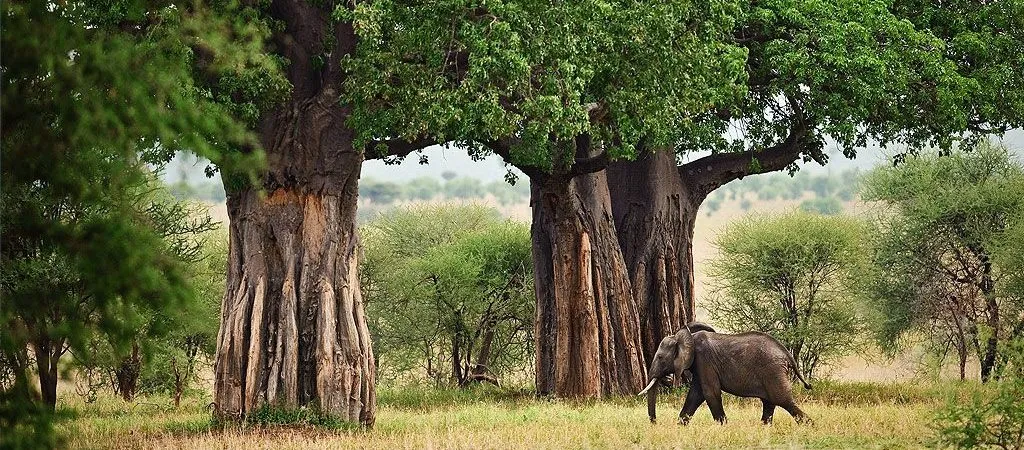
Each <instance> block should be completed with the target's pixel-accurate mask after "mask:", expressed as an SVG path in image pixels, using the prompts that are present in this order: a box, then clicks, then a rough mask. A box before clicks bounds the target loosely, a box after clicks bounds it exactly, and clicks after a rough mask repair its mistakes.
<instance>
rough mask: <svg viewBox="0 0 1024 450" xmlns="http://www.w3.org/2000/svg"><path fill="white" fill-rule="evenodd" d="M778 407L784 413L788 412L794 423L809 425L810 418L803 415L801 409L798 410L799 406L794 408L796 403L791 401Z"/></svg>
mask: <svg viewBox="0 0 1024 450" xmlns="http://www.w3.org/2000/svg"><path fill="white" fill-rule="evenodd" d="M779 406H781V407H782V409H785V410H786V411H788V412H789V414H790V415H791V416H793V419H795V420H796V423H807V424H809V423H811V418H810V417H808V416H807V414H804V411H803V410H802V409H800V407H799V406H796V403H793V402H792V401H791V402H789V403H788V404H784V405H779Z"/></svg>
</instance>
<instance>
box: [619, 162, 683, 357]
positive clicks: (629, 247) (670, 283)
mask: <svg viewBox="0 0 1024 450" xmlns="http://www.w3.org/2000/svg"><path fill="white" fill-rule="evenodd" d="M608 185H609V191H610V193H611V201H612V211H613V213H614V217H615V229H616V230H617V231H618V241H619V245H620V246H621V248H622V255H623V257H624V258H625V261H626V268H627V271H628V273H629V276H630V281H631V285H632V288H633V296H634V298H635V299H636V302H637V304H638V305H639V307H640V332H641V337H642V340H643V351H644V357H645V359H646V360H647V361H650V360H652V359H653V358H654V353H655V352H656V351H657V349H658V343H659V342H661V339H662V338H664V337H665V336H668V335H670V334H674V333H675V332H677V331H679V329H680V328H682V327H683V325H685V324H686V323H689V322H692V321H693V320H694V302H695V300H694V282H693V227H694V223H695V222H696V219H697V209H698V208H699V206H700V202H699V201H700V200H701V199H695V198H694V197H693V195H691V193H690V192H689V191H688V189H687V186H686V185H685V184H684V183H683V182H682V179H681V178H680V176H679V170H678V169H677V167H676V161H675V157H674V155H673V154H672V153H670V152H667V151H660V152H655V153H652V154H647V155H644V156H642V157H641V158H639V159H638V160H636V161H629V162H616V163H612V164H611V165H609V166H608Z"/></svg>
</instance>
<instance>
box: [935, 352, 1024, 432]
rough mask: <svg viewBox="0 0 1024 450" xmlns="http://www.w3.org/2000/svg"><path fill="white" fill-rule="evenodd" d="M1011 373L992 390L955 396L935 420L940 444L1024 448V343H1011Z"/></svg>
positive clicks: (1009, 354)
mask: <svg viewBox="0 0 1024 450" xmlns="http://www.w3.org/2000/svg"><path fill="white" fill-rule="evenodd" d="M1005 354H1006V355H1007V357H1008V359H1009V360H1008V365H1009V366H1008V369H1009V370H1007V371H1005V372H1004V376H1003V377H1002V378H1001V379H999V380H998V381H996V382H995V383H994V384H995V386H992V387H991V388H990V389H987V390H980V391H975V392H974V393H973V395H972V396H970V398H963V397H962V396H952V397H951V398H950V399H949V401H948V402H947V404H946V406H945V408H943V409H942V410H940V411H939V413H938V414H937V415H936V417H935V421H934V423H933V425H932V426H933V427H934V429H935V431H936V434H937V436H936V437H937V440H938V443H939V444H940V445H941V446H943V447H952V448H1003V449H1021V448H1024V406H1022V405H1021V399H1022V398H1024V341H1021V340H1018V341H1014V342H1010V343H1009V345H1008V348H1007V349H1006V351H1005Z"/></svg>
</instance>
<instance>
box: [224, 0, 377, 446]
mask: <svg viewBox="0 0 1024 450" xmlns="http://www.w3.org/2000/svg"><path fill="white" fill-rule="evenodd" d="M270 11H271V14H272V15H273V16H274V17H275V19H277V20H279V21H281V22H282V23H283V29H282V30H281V31H278V32H277V33H275V36H274V42H275V45H276V47H277V50H278V51H279V52H280V53H281V54H282V56H284V57H286V58H287V59H288V60H289V65H288V67H287V76H288V79H289V81H291V83H292V85H293V89H292V92H291V97H290V98H289V99H288V100H287V101H285V102H284V103H283V104H281V105H280V106H278V107H276V108H274V109H272V110H271V111H268V112H267V113H265V114H264V115H263V117H262V119H261V121H260V125H259V137H260V141H261V144H262V148H263V150H264V151H265V152H266V156H267V158H266V160H267V167H266V173H265V174H264V176H263V179H262V185H261V186H256V187H245V188H241V189H237V187H235V189H233V186H229V183H228V181H227V180H228V178H227V177H226V178H225V188H226V190H227V191H228V216H229V217H230V250H229V260H228V261H229V262H228V265H229V267H228V278H227V289H226V293H225V297H224V302H223V305H222V309H221V327H220V331H219V333H218V337H217V342H218V350H217V359H216V367H215V380H214V389H215V394H214V402H215V406H216V409H215V412H216V414H218V415H219V416H221V417H226V418H234V419H237V418H241V417H244V416H245V415H247V414H250V413H252V412H253V411H255V410H256V409H258V408H260V407H262V406H264V405H270V406H274V407H283V408H298V407H311V408H316V409H319V410H320V411H322V412H324V413H327V414H330V415H332V416H335V417H337V418H339V419H342V420H346V421H350V422H358V423H360V424H362V425H364V426H372V425H373V423H374V418H375V414H376V392H375V378H376V367H375V365H374V357H373V351H372V349H371V342H370V336H369V331H368V329H367V326H366V316H365V312H364V308H363V300H362V294H361V291H360V286H359V276H358V267H359V265H358V261H357V258H358V249H359V246H358V244H359V240H358V237H357V235H356V225H355V217H356V203H357V195H358V191H357V184H358V179H359V174H360V169H361V166H362V162H363V152H362V151H361V150H360V149H357V148H354V147H353V137H354V133H353V132H352V130H351V129H349V128H348V126H347V125H346V119H347V117H348V115H349V110H348V108H347V107H346V106H344V105H342V104H341V103H340V102H339V98H340V97H339V85H340V83H341V82H342V81H343V77H344V72H343V70H341V64H340V59H341V57H342V56H343V55H345V54H349V53H351V52H352V50H353V49H354V47H355V43H356V38H355V34H354V32H353V30H352V26H351V24H350V23H347V22H336V21H333V20H332V19H331V18H330V14H331V9H330V8H329V7H327V6H323V5H318V4H316V3H315V2H301V1H284V0H278V1H274V2H273V3H272V4H271V8H270ZM329 35H333V37H331V36H329ZM328 43H332V44H333V47H332V48H325V47H324V46H325V45H326V44H328ZM324 54H327V55H329V56H328V58H327V61H326V63H324V64H322V65H320V64H316V63H315V62H314V61H313V57H314V56H315V55H324ZM236 189H237V190H236Z"/></svg>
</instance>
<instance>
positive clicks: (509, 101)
mask: <svg viewBox="0 0 1024 450" xmlns="http://www.w3.org/2000/svg"><path fill="white" fill-rule="evenodd" d="M735 12H736V11H735V5H734V4H732V3H729V2H718V1H715V2H701V3H696V4H691V3H689V2H676V1H673V2H662V3H659V4H657V5H654V4H637V3H633V2H618V1H616V2H610V3H603V4H592V3H586V2H568V3H556V4H550V3H547V2H523V1H510V2H495V3H488V4H487V5H479V4H476V3H467V2H464V1H449V2H440V3H438V2H433V3H430V4H429V5H406V4H404V3H401V2H391V1H373V2H367V3H362V4H360V5H359V6H357V7H356V10H355V14H356V30H357V33H358V34H359V36H360V38H361V41H360V42H361V44H365V45H362V46H360V47H359V48H358V49H357V50H356V54H355V56H356V57H355V58H354V59H353V61H352V64H353V71H352V76H351V77H350V78H349V79H348V82H349V83H350V89H348V91H349V92H352V93H353V97H354V99H355V101H354V103H355V104H356V105H357V107H356V111H357V116H358V117H359V118H360V120H359V121H358V128H359V129H360V130H362V131H363V132H366V133H369V134H370V135H374V134H385V133H388V132H394V130H402V133H403V134H412V135H416V134H418V133H427V134H428V135H429V136H431V137H432V138H434V139H436V140H437V141H439V142H453V143H455V144H457V145H462V146H465V147H467V148H468V149H469V151H470V152H471V153H472V154H474V155H480V154H483V153H486V152H494V153H497V154H499V155H501V156H502V157H503V158H504V159H505V161H506V162H507V163H509V164H512V165H514V166H516V167H518V168H519V169H521V170H522V171H523V172H524V173H525V174H526V175H527V176H529V177H530V183H531V204H532V207H533V229H532V233H533V260H534V277H535V283H534V284H535V286H536V288H537V290H536V291H537V294H536V296H537V324H536V327H537V330H536V339H537V373H536V381H537V390H538V391H539V392H540V393H542V394H552V393H553V394H557V395H560V396H600V395H604V394H609V393H627V392H635V390H636V389H639V387H640V386H641V385H642V384H643V381H644V370H645V366H646V364H645V360H644V357H643V354H642V352H641V351H640V347H641V343H640V335H639V316H638V309H637V305H636V304H635V302H634V300H633V296H632V293H631V289H630V280H629V276H628V275H627V271H626V266H625V261H624V260H623V257H622V254H621V251H620V249H619V246H618V244H617V241H616V230H615V224H614V223H613V221H612V210H611V202H610V199H609V196H608V188H607V179H606V176H605V174H604V173H603V171H602V169H603V168H604V167H605V166H606V165H607V162H608V161H609V160H613V159H617V158H627V159H628V158H632V157H633V156H634V155H635V154H636V153H637V152H638V149H640V148H645V147H650V146H656V145H659V144H660V145H664V144H667V143H670V142H674V141H676V140H677V136H678V134H677V133H678V130H682V129H684V128H686V127H687V124H689V123H691V121H692V118H693V114H692V113H693V112H694V111H703V109H704V108H706V107H707V105H717V104H720V103H725V102H726V101H727V99H731V98H732V97H735V96H737V95H738V94H739V93H740V92H741V87H742V79H741V76H742V70H740V69H741V62H742V58H743V52H742V51H741V50H739V49H737V48H735V47H732V46H730V45H727V44H723V42H724V33H725V32H726V31H728V30H731V28H732V18H733V16H734V14H735Z"/></svg>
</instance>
